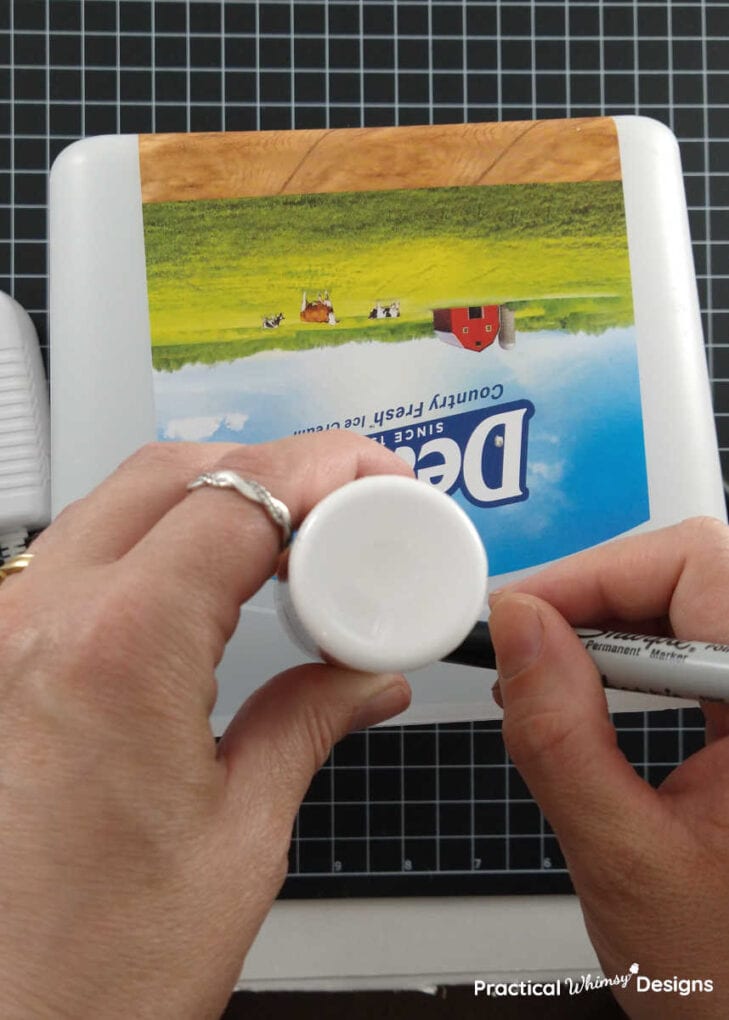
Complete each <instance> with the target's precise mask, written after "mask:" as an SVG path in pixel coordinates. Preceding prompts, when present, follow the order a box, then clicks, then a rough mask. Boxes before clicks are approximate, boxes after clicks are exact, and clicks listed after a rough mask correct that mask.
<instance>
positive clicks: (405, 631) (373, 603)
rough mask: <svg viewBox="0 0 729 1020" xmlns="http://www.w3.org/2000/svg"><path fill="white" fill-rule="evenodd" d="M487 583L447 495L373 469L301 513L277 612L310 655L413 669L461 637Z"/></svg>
mask: <svg viewBox="0 0 729 1020" xmlns="http://www.w3.org/2000/svg"><path fill="white" fill-rule="evenodd" d="M487 583H488V568H487V560H486V553H485V550H484V547H483V543H482V542H481V539H480V538H479V535H478V532H477V531H476V529H475V527H474V526H473V524H472V522H471V520H470V519H469V517H468V516H467V515H466V513H465V512H464V511H463V510H462V509H461V508H460V507H459V506H458V504H457V503H456V502H455V501H454V500H453V499H452V498H451V497H450V496H446V495H445V494H444V493H442V492H440V491H439V490H438V489H436V488H435V487H434V486H432V485H430V484H429V483H426V482H419V481H415V480H414V479H410V478H403V477H401V476H398V475H377V476H374V477H368V478H361V479H358V480H357V481H354V482H350V483H349V484H348V485H344V486H342V488H340V489H337V490H336V491H335V492H333V493H332V494H331V495H329V496H327V497H326V498H325V499H323V500H322V501H321V502H320V503H318V504H317V506H315V507H314V509H313V510H312V511H311V513H310V514H309V515H308V517H307V518H306V520H305V521H304V523H303V524H302V526H301V528H300V529H299V532H298V534H297V535H296V538H295V540H294V543H293V545H292V547H291V551H290V555H289V562H288V579H287V581H282V582H281V583H280V584H279V585H278V589H279V597H278V609H279V614H280V616H281V617H282V619H283V622H284V624H285V626H286V628H287V630H288V631H289V633H290V634H291V636H292V637H293V638H294V640H295V641H296V642H297V643H298V644H299V645H300V646H301V647H303V648H304V650H305V651H307V652H309V654H314V655H317V654H318V655H320V656H321V657H323V658H325V659H327V660H331V661H335V662H338V663H340V664H341V665H345V666H350V667H352V668H354V669H360V670H364V671H367V672H373V673H379V672H390V671H403V670H412V669H417V668H419V667H421V666H426V665H428V664H430V663H432V662H435V661H437V660H438V659H441V658H442V657H443V656H444V655H447V654H448V653H449V652H451V651H453V649H454V648H455V647H456V646H457V645H459V644H460V643H461V642H462V641H463V639H464V638H465V637H466V635H467V634H468V633H469V632H470V630H471V628H472V627H473V625H474V623H475V622H476V620H477V619H478V617H479V615H480V613H481V611H482V609H483V607H484V603H485V600H486V593H487Z"/></svg>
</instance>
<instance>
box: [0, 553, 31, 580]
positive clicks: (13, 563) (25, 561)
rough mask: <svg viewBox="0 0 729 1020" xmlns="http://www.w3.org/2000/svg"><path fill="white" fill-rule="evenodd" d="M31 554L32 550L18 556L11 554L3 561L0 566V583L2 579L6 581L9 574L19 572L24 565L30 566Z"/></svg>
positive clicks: (23, 568)
mask: <svg viewBox="0 0 729 1020" xmlns="http://www.w3.org/2000/svg"><path fill="white" fill-rule="evenodd" d="M33 555H34V554H33V553H32V552H24V553H21V554H20V555H19V556H13V557H12V559H9V560H8V562H7V563H3V565H2V566H1V567H0V584H2V583H3V581H7V579H8V578H9V577H10V575H11V574H19V573H20V572H21V571H22V570H25V568H26V567H28V566H30V561H31V560H32V559H33Z"/></svg>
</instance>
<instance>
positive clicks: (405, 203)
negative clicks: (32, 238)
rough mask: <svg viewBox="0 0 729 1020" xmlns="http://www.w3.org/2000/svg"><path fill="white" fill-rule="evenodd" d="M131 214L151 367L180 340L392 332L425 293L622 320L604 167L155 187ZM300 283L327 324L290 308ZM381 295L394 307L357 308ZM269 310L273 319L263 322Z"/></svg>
mask: <svg viewBox="0 0 729 1020" xmlns="http://www.w3.org/2000/svg"><path fill="white" fill-rule="evenodd" d="M144 224H145V244H146V254H147V271H148V290H149V305H150V319H151V327H152V344H153V348H154V357H155V364H158V366H159V367H173V365H174V367H178V366H179V364H181V363H184V360H182V359H185V357H186V353H185V352H186V351H187V355H188V356H187V360H195V361H197V360H206V361H207V360H211V361H212V360H221V359H223V358H225V359H231V358H233V357H243V356H245V355H246V354H254V353H257V352H258V351H260V350H265V349H270V348H276V349H285V350H291V349H296V350H299V349H306V348H310V347H317V346H323V345H332V344H340V343H345V342H348V341H350V340H353V339H364V338H369V339H378V340H388V341H393V342H398V341H402V340H405V339H410V338H411V337H413V336H422V335H424V333H423V331H424V330H425V333H426V335H427V331H428V330H430V329H431V328H432V318H431V310H432V309H433V308H436V307H455V306H459V305H468V304H482V303H483V304H492V303H493V304H497V303H502V302H509V303H512V304H514V307H515V308H516V311H517V327H518V328H520V329H540V328H565V329H573V328H587V327H588V326H591V327H592V328H591V329H588V332H590V331H592V332H599V331H600V330H601V329H603V328H606V326H607V325H625V324H627V323H628V322H630V321H632V305H631V297H630V271H629V265H628V253H627V243H626V238H625V217H624V209H623V200H622V186H621V185H620V183H612V182H608V183H596V182H587V183H583V184H544V185H537V184H535V185H509V186H498V187H475V188H439V189H427V190H418V191H390V192H366V193H355V194H341V193H338V194H326V195H305V196H283V197H274V198H260V199H258V198H256V199H236V200H216V201H206V202H169V203H159V204H150V205H146V206H145V207H144ZM304 289H305V290H306V291H307V292H308V294H309V296H310V297H313V296H314V295H315V294H316V293H317V292H318V291H320V290H324V289H328V290H329V292H330V294H331V298H332V301H333V303H334V311H335V314H336V316H337V318H338V319H339V320H340V322H339V324H338V325H336V326H329V325H321V326H320V325H314V324H303V323H301V322H300V321H299V310H300V304H301V292H302V290H304ZM601 296H603V297H609V298H610V300H609V301H607V302H605V301H600V297H601ZM393 299H399V300H400V302H401V318H400V319H399V320H377V321H372V320H368V319H367V313H368V311H369V309H370V308H371V307H372V306H373V304H374V303H375V301H377V300H380V301H383V302H387V301H390V300H393ZM560 301H561V302H563V303H562V304H561V305H560V303H559V302H560ZM564 301H569V302H571V305H570V306H569V307H568V306H567V305H565V304H564ZM278 312H283V313H284V315H285V320H284V322H283V323H282V324H281V326H280V327H279V328H278V329H277V330H264V329H263V328H262V325H261V319H262V317H263V316H264V315H274V314H276V313H278ZM570 315H571V316H572V319H571V321H570ZM578 320H579V321H581V322H582V323H583V325H582V326H581V327H580V326H575V325H574V324H575V322H577V321H578ZM553 323H556V325H553ZM560 323H561V324H562V325H559V324H560ZM206 346H209V356H208V357H202V354H203V348H204V347H206ZM213 352H215V356H213Z"/></svg>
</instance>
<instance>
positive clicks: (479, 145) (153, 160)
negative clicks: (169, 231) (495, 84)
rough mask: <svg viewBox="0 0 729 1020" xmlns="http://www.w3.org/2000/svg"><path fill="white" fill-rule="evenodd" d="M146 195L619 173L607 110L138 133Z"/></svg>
mask: <svg viewBox="0 0 729 1020" xmlns="http://www.w3.org/2000/svg"><path fill="white" fill-rule="evenodd" d="M139 158H140V167H141V177H142V201H143V202H171V201H186V200H190V199H209V198H242V197H245V196H253V195H285V194H311V193H322V192H333V191H389V190H392V189H396V188H437V187H457V186H466V185H475V184H544V183H558V182H567V181H615V180H620V154H619V151H618V140H617V132H616V128H615V124H614V122H613V120H612V119H611V118H609V117H590V118H580V119H574V120H541V121H511V122H504V123H500V124H447V125H437V126H432V127H430V126H425V127H402V128H396V127H384V128H338V129H334V130H330V131H241V132H216V133H212V132H211V133H200V134H164V135H140V136H139Z"/></svg>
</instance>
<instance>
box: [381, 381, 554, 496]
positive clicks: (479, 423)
mask: <svg viewBox="0 0 729 1020" xmlns="http://www.w3.org/2000/svg"><path fill="white" fill-rule="evenodd" d="M533 414H534V405H533V404H532V403H531V401H529V400H517V401H514V402H513V403H508V404H500V405H498V406H497V407H494V408H491V409H488V410H483V409H481V410H479V411H468V412H467V413H465V414H454V415H449V416H448V417H445V418H439V419H437V420H435V421H428V422H420V423H418V424H414V425H409V426H405V427H402V428H397V429H389V430H388V431H386V432H380V433H378V434H377V435H374V436H372V438H373V439H376V440H377V441H378V442H380V443H382V444H383V445H384V446H387V447H388V449H390V450H394V452H395V453H396V454H397V455H398V456H399V457H402V459H403V460H404V461H405V462H406V463H407V464H409V465H410V467H411V468H413V470H414V471H415V474H416V475H417V477H418V478H419V479H421V480H422V481H426V482H430V484H431V485H435V487H436V488H438V489H441V490H442V491H443V492H447V493H449V494H452V493H454V492H457V491H458V490H460V491H461V492H462V493H463V495H464V496H465V498H466V499H467V500H468V502H469V503H472V504H473V505H474V506H480V507H492V506H503V505H504V504H507V503H519V502H522V501H523V500H525V499H528V498H529V490H528V489H527V487H526V470H527V443H528V435H529V419H530V418H531V417H532V415H533Z"/></svg>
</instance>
